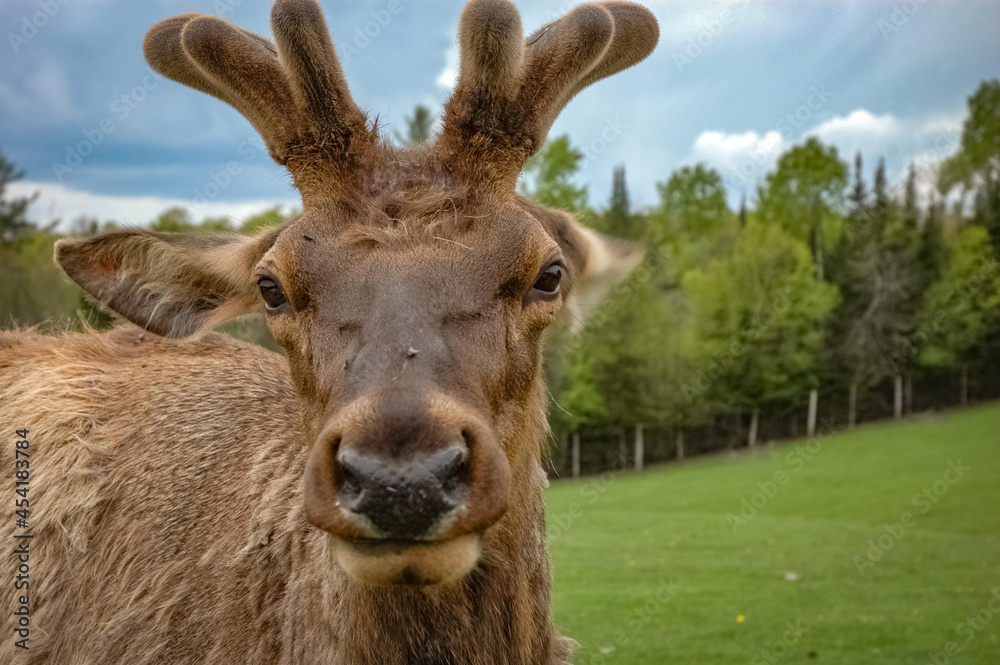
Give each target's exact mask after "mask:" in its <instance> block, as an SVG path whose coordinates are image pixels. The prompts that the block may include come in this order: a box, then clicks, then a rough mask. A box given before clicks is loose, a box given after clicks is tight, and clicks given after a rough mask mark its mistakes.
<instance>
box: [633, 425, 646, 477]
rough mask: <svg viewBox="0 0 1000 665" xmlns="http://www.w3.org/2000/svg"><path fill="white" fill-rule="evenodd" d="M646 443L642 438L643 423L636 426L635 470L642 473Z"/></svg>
mask: <svg viewBox="0 0 1000 665" xmlns="http://www.w3.org/2000/svg"><path fill="white" fill-rule="evenodd" d="M645 445H646V444H645V442H644V441H643V437H642V423H639V424H638V425H636V426H635V470H636V471H642V458H643V455H644V454H645V451H644V450H643V449H644V448H645Z"/></svg>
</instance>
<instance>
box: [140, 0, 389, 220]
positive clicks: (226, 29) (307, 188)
mask: <svg viewBox="0 0 1000 665" xmlns="http://www.w3.org/2000/svg"><path fill="white" fill-rule="evenodd" d="M271 19H272V26H273V29H274V32H275V36H276V40H277V47H275V45H274V44H272V43H271V42H270V41H268V40H267V39H265V38H263V37H261V36H259V35H255V34H254V33H252V32H248V31H246V30H243V29H241V28H238V27H237V26H235V25H233V24H231V23H229V22H228V21H224V20H222V19H220V18H216V17H213V16H206V15H202V14H184V15H181V16H175V17H173V18H170V19H167V20H165V21H162V22H160V23H158V24H157V25H155V26H154V27H153V28H152V29H151V30H150V31H149V33H148V34H147V35H146V40H145V43H144V46H143V48H144V52H145V55H146V60H147V61H148V62H149V64H150V65H151V66H152V67H153V69H155V70H156V71H157V72H159V73H161V74H163V75H164V76H166V77H168V78H170V79H173V80H175V81H177V82H178V83H182V84H184V85H187V86H190V87H192V88H195V89H196V90H200V91H202V92H205V93H208V94H210V95H213V96H215V97H218V98H219V99H221V100H223V101H224V102H226V103H228V104H230V105H231V106H233V107H234V108H236V110H238V111H239V112H240V113H242V114H243V115H244V116H245V117H246V118H247V119H248V120H249V121H250V123H251V124H252V125H253V126H254V127H255V128H256V129H257V131H258V132H259V133H260V135H261V137H263V139H264V141H265V142H266V143H267V147H268V150H269V151H270V153H271V156H272V157H273V158H274V160H275V161H276V162H278V163H279V164H282V165H283V166H286V167H287V168H288V170H289V171H291V173H292V175H293V177H294V178H295V183H296V186H297V187H298V189H299V191H300V192H301V194H302V197H303V200H304V201H308V200H309V199H310V198H311V197H313V195H316V196H319V195H325V194H329V193H330V190H331V188H333V189H334V190H336V188H337V187H338V186H339V185H340V183H342V182H343V180H344V176H345V175H346V174H347V172H348V171H349V165H350V163H351V162H350V160H351V159H353V158H355V157H356V156H357V154H358V153H360V152H361V151H362V148H365V147H368V146H370V145H373V144H374V137H373V135H372V133H371V132H369V131H368V130H367V128H366V119H365V116H364V114H363V113H362V112H361V110H360V109H359V108H358V107H357V105H356V104H355V103H354V101H353V99H352V98H351V95H350V92H349V90H348V88H347V82H346V80H345V79H344V74H343V71H342V69H341V67H340V61H339V60H338V59H337V55H336V52H335V51H334V48H333V43H332V42H331V40H330V34H329V31H328V30H327V27H326V22H325V21H324V19H323V15H322V11H321V9H320V7H319V5H318V4H317V3H316V1H315V0H278V1H277V2H276V3H275V5H274V8H273V10H272V16H271ZM357 139H363V140H361V141H358V140H357Z"/></svg>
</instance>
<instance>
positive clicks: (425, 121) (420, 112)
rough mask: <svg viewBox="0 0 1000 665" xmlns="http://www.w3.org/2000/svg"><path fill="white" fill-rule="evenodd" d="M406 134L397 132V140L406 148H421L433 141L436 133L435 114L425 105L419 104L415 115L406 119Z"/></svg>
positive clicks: (414, 111)
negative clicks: (433, 135)
mask: <svg viewBox="0 0 1000 665" xmlns="http://www.w3.org/2000/svg"><path fill="white" fill-rule="evenodd" d="M405 121H406V133H405V134H403V133H400V132H398V131H397V132H396V140H397V141H398V142H399V143H400V144H402V146H403V147H404V148H419V147H420V146H422V145H426V144H427V143H429V142H430V140H431V135H432V134H433V133H434V113H433V112H432V111H431V110H430V109H429V108H428V107H426V106H424V105H423V104H417V106H416V107H414V109H413V115H410V116H407V117H406V120H405Z"/></svg>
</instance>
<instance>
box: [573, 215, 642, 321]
mask: <svg viewBox="0 0 1000 665" xmlns="http://www.w3.org/2000/svg"><path fill="white" fill-rule="evenodd" d="M574 226H575V227H576V229H575V230H576V233H577V234H579V237H580V242H581V243H582V244H583V245H584V247H585V248H586V259H585V262H584V264H583V271H582V272H581V273H580V274H579V276H578V277H577V279H576V281H575V282H574V284H573V289H572V290H571V291H570V293H569V297H568V298H567V299H566V307H565V309H566V311H567V313H568V314H569V316H570V317H571V318H570V321H569V325H568V327H569V330H570V332H571V333H573V334H576V333H578V332H580V330H582V329H583V326H584V324H585V323H586V322H587V318H588V317H590V316H591V315H592V314H594V312H596V311H597V310H598V309H599V308H600V306H601V303H602V302H603V301H604V299H605V298H606V297H607V296H608V294H609V293H610V292H611V289H612V288H613V287H614V286H615V285H617V284H618V283H619V282H621V281H622V280H624V279H625V278H626V277H628V276H629V275H630V274H631V273H632V271H633V270H635V269H636V268H637V267H638V266H639V264H640V263H641V262H642V256H643V249H642V247H641V246H639V245H637V244H635V243H631V242H629V241H627V240H621V239H619V238H611V237H609V236H606V235H603V234H601V233H598V232H597V231H594V230H592V229H588V228H587V227H585V226H581V225H580V224H575V223H574Z"/></svg>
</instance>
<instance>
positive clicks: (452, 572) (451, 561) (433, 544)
mask: <svg viewBox="0 0 1000 665" xmlns="http://www.w3.org/2000/svg"><path fill="white" fill-rule="evenodd" d="M330 539H331V544H332V545H333V554H334V557H335V558H336V560H337V563H338V564H339V565H340V567H341V568H343V569H344V570H345V571H346V572H347V574H348V575H350V576H351V577H353V578H354V579H356V580H358V581H359V582H364V583H366V584H373V585H377V586H398V585H415V586H431V585H438V584H449V583H451V582H455V581H457V580H459V579H461V578H463V577H465V576H466V575H468V574H469V573H470V572H472V569H473V568H475V567H476V564H477V563H478V562H479V556H480V551H481V550H480V541H481V538H480V536H479V535H478V534H466V535H463V536H458V537H456V538H452V539H450V540H441V541H415V540H395V539H378V538H360V539H356V540H343V539H341V538H337V537H336V536H331V537H330Z"/></svg>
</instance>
